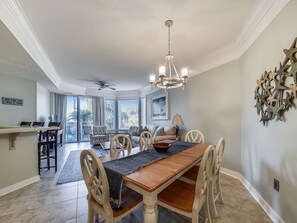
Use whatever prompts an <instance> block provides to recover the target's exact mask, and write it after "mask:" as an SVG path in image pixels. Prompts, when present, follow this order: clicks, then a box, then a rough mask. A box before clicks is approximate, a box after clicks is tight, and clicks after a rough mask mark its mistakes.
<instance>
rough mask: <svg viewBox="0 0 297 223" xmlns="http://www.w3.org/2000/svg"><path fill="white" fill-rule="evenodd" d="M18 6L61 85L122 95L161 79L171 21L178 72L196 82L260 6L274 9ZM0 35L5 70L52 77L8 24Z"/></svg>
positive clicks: (218, 3)
mask: <svg viewBox="0 0 297 223" xmlns="http://www.w3.org/2000/svg"><path fill="white" fill-rule="evenodd" d="M14 2H15V3H16V4H15V5H17V6H18V7H19V8H20V9H21V10H20V12H21V13H22V14H23V16H24V17H25V18H26V22H28V24H29V25H30V26H29V27H30V29H31V30H30V31H32V33H33V34H34V35H35V37H37V38H36V39H37V42H38V43H39V46H40V47H41V49H43V50H44V52H45V54H46V55H47V57H48V58H46V59H47V60H48V61H49V63H50V64H51V65H52V66H53V68H54V70H55V71H56V73H57V75H58V76H59V78H60V79H61V81H62V82H65V83H68V84H73V85H77V86H80V87H84V88H85V87H87V88H88V87H90V88H92V86H93V87H94V86H95V85H94V83H93V82H94V81H96V80H105V81H109V82H111V83H113V84H115V85H116V88H117V90H120V91H124V90H137V89H141V88H144V87H146V86H147V85H148V77H149V74H150V73H154V72H155V73H156V72H157V71H158V66H159V65H160V64H161V63H163V61H164V56H165V55H166V53H167V38H168V37H167V28H166V27H165V25H164V22H165V20H166V19H172V20H173V21H174V24H173V27H172V32H171V46H172V47H171V51H172V53H173V55H174V56H175V64H176V66H177V67H181V66H188V67H189V69H190V75H196V74H198V73H199V72H198V70H199V66H198V65H197V64H199V61H202V60H203V59H204V58H205V57H207V56H208V55H210V54H211V53H213V52H216V51H217V50H220V49H222V48H224V47H226V46H229V45H232V44H233V43H235V42H236V41H237V40H238V38H239V36H240V35H241V34H242V31H243V29H244V28H245V25H246V24H248V22H249V21H248V19H249V18H250V17H251V16H250V15H251V12H252V11H254V10H255V6H256V5H257V4H258V5H259V2H274V1H272V0H267V1H263V0H193V1H180V0H166V1H148V0H146V1H144V0H138V1H131V0H108V1H107V0H105V1H103V0H88V1H81V0H63V1H61V0H43V1H38V0H26V1H17V0H14ZM6 25H7V24H6ZM3 30H4V32H3ZM0 31H1V35H0V40H1V44H0V52H1V53H0V63H1V60H2V58H3V57H10V56H12V57H14V58H17V59H19V60H20V61H21V62H20V63H21V64H22V62H23V63H24V64H26V65H27V67H26V69H29V68H28V67H30V69H31V70H32V69H33V70H34V71H35V72H36V74H37V73H38V74H39V75H41V76H42V77H44V76H45V73H46V74H47V73H48V72H42V71H41V69H40V68H38V67H37V66H36V63H35V62H34V61H33V60H32V59H31V58H29V56H28V54H27V53H26V52H24V50H23V48H22V47H21V46H20V44H18V43H17V41H16V40H15V38H14V37H13V35H11V34H10V33H8V32H7V30H6V28H5V27H4V26H3V23H2V24H1V26H0ZM30 55H31V54H30ZM6 60H7V59H6ZM1 64H2V63H1ZM37 64H39V63H37ZM2 65H3V64H2ZM2 65H1V66H2ZM39 65H40V64H39ZM32 67H33V68H32ZM1 70H2V68H1ZM5 72H9V69H7V70H6V69H5ZM13 72H14V73H17V70H15V71H13ZM32 73H33V74H34V75H35V73H34V72H32ZM32 73H30V74H29V73H28V72H27V73H24V75H26V76H27V75H28V76H29V75H31V76H32V75H33V74H32ZM31 76H30V78H33V77H31ZM36 76H37V75H36ZM35 78H37V79H38V77H35ZM39 79H41V78H40V77H39ZM48 80H49V79H48Z"/></svg>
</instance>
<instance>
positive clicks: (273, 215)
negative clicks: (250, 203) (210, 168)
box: [221, 167, 285, 223]
mask: <svg viewBox="0 0 297 223" xmlns="http://www.w3.org/2000/svg"><path fill="white" fill-rule="evenodd" d="M221 173H223V174H226V175H228V176H230V177H234V178H236V179H238V180H240V181H241V183H242V184H243V186H244V187H245V188H246V189H247V190H248V192H249V193H250V194H251V195H252V196H253V198H254V199H255V200H256V201H257V202H258V203H259V205H260V206H261V207H262V208H263V210H264V211H265V212H266V213H267V215H268V216H269V218H270V219H271V220H272V221H273V222H274V223H285V221H284V220H283V219H282V218H281V217H280V216H279V215H278V214H277V213H276V212H275V211H274V210H273V208H272V207H271V206H270V205H269V204H268V203H267V202H266V201H265V200H264V199H263V197H262V196H261V195H260V194H259V193H258V192H257V191H256V190H255V188H253V186H252V185H251V184H250V183H249V182H248V181H247V180H246V179H245V178H244V176H243V175H242V174H241V173H238V172H235V171H232V170H229V169H226V168H222V167H221Z"/></svg>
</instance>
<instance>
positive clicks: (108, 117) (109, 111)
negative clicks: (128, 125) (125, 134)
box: [104, 99, 116, 129]
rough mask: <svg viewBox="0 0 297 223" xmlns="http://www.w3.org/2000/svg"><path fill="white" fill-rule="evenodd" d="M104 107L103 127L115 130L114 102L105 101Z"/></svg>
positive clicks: (113, 100)
mask: <svg viewBox="0 0 297 223" xmlns="http://www.w3.org/2000/svg"><path fill="white" fill-rule="evenodd" d="M104 106H105V109H104V112H105V113H104V117H105V126H106V127H107V129H116V120H115V117H116V100H115V99H105V101H104Z"/></svg>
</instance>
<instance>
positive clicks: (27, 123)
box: [20, 122, 32, 127]
mask: <svg viewBox="0 0 297 223" xmlns="http://www.w3.org/2000/svg"><path fill="white" fill-rule="evenodd" d="M31 123H32V122H21V124H20V126H21V127H30V126H31Z"/></svg>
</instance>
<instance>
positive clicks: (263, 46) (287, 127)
mask: <svg viewBox="0 0 297 223" xmlns="http://www.w3.org/2000/svg"><path fill="white" fill-rule="evenodd" d="M296 10H297V1H296V0H291V1H290V2H289V3H288V5H287V6H286V7H285V8H284V9H283V10H282V12H281V13H280V14H279V15H278V16H277V17H276V18H275V19H274V21H273V22H272V23H271V24H270V25H269V26H268V28H267V29H266V30H265V31H264V33H263V34H262V35H261V36H260V37H259V38H258V39H257V40H256V41H255V43H254V44H253V45H252V47H250V49H249V50H248V51H247V52H246V53H245V54H244V56H243V57H242V58H241V60H240V61H241V76H242V85H241V88H242V109H241V114H242V131H241V138H242V143H241V149H242V152H241V153H242V157H241V159H242V161H241V162H242V171H243V174H244V176H245V178H246V179H247V180H248V181H249V182H250V183H251V184H252V185H253V187H254V188H255V189H256V190H257V191H258V192H259V193H260V194H261V195H262V196H263V198H264V199H265V200H266V201H267V202H268V203H269V204H270V205H271V206H272V208H273V209H274V210H276V211H277V213H278V214H279V215H280V216H281V217H282V218H283V219H284V220H285V221H286V222H292V223H293V222H296V221H297V206H296V201H297V146H296V145H297V144H296V134H297V110H296V109H294V108H292V109H290V110H289V111H288V112H287V113H286V115H285V116H286V119H287V121H286V122H280V121H278V122H276V121H275V120H273V121H270V122H269V124H268V127H264V126H263V125H262V124H261V123H259V119H260V117H259V116H257V113H256V109H255V108H254V107H253V106H254V105H255V101H254V99H253V97H254V93H253V91H254V90H255V86H256V79H258V78H259V77H260V75H261V73H262V72H264V71H265V70H267V71H269V70H272V69H273V68H274V67H275V66H278V65H279V62H281V61H283V60H284V58H285V54H284V53H283V49H288V48H289V47H290V46H291V44H292V42H293V40H294V39H295V38H296V37H297V29H296V21H297V11H296ZM295 103H296V104H297V102H296V100H295ZM273 178H277V179H278V180H279V181H280V192H279V193H278V192H276V191H275V190H274V189H273Z"/></svg>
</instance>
